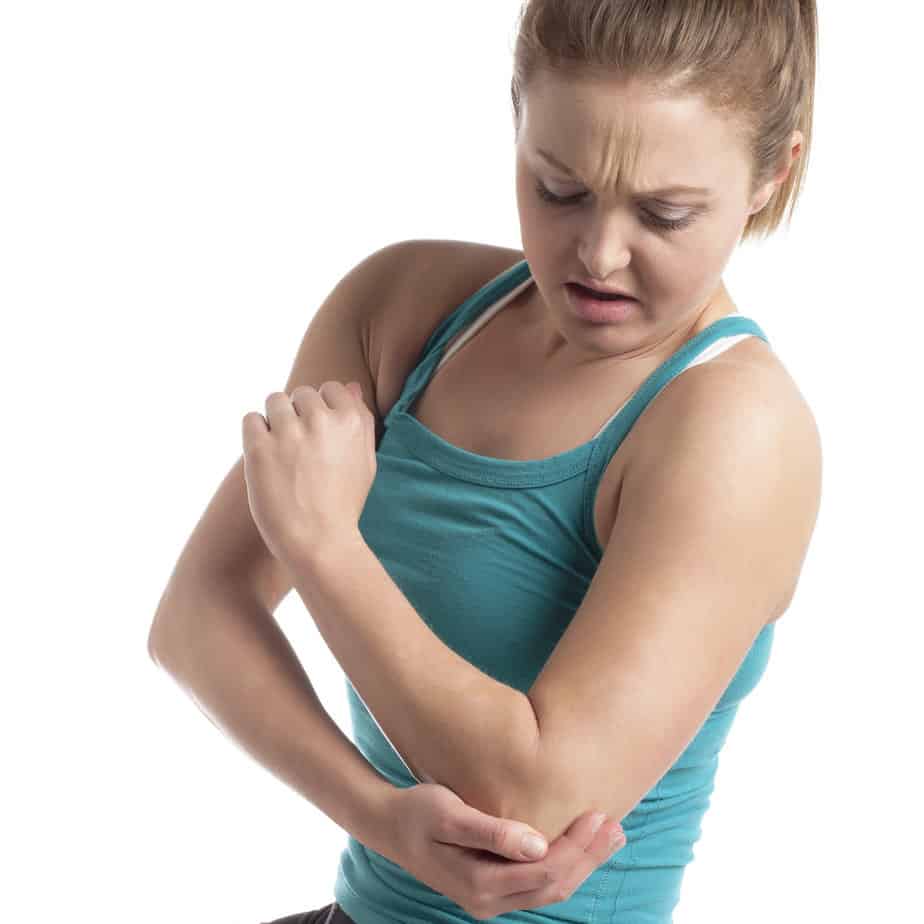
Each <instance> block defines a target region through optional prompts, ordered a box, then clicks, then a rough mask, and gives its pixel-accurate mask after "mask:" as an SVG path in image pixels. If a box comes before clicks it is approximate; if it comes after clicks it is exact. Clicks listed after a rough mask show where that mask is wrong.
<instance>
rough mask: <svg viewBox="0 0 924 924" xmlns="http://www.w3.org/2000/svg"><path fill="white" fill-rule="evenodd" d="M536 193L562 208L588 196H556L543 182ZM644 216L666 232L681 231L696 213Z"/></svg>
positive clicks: (647, 214) (643, 212) (646, 214)
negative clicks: (681, 215)
mask: <svg viewBox="0 0 924 924" xmlns="http://www.w3.org/2000/svg"><path fill="white" fill-rule="evenodd" d="M536 192H537V193H538V194H539V198H540V199H542V200H543V201H544V202H549V203H551V204H552V205H561V206H565V205H576V204H577V203H578V202H580V201H581V199H583V198H584V196H586V195H587V193H576V194H575V195H573V196H556V195H555V193H553V192H552V191H551V190H549V189H548V188H547V187H546V186H545V184H544V183H543V182H542V181H541V180H540V181H538V182H537V183H536ZM642 215H643V216H644V218H643V220H644V222H645V223H646V224H648V225H652V226H653V227H655V228H661V229H663V230H665V231H679V230H681V229H682V228H686V227H687V225H689V224H691V223H692V222H693V219H694V218H695V216H696V213H695V212H691V213H690V214H689V215H684V216H683V218H662V217H661V216H660V215H655V214H654V213H653V212H649V211H646V210H645V209H643V210H642Z"/></svg>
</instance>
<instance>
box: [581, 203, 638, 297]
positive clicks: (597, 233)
mask: <svg viewBox="0 0 924 924" xmlns="http://www.w3.org/2000/svg"><path fill="white" fill-rule="evenodd" d="M630 233H631V232H630V230H629V221H628V219H627V218H624V217H621V216H619V215H614V214H611V215H608V216H607V215H603V216H601V217H599V218H596V219H595V220H594V221H593V223H592V224H591V226H590V227H589V228H588V229H587V230H586V232H585V233H584V234H583V235H582V237H581V241H580V244H579V246H578V257H579V258H580V260H581V262H582V263H583V264H584V266H585V267H587V275H588V276H589V277H590V278H591V279H596V280H599V281H600V282H603V281H605V280H606V279H607V277H609V276H612V275H613V273H616V272H618V271H619V270H624V269H625V268H626V267H627V266H628V265H629V261H630V259H631V249H630V246H629V244H630V237H629V235H630Z"/></svg>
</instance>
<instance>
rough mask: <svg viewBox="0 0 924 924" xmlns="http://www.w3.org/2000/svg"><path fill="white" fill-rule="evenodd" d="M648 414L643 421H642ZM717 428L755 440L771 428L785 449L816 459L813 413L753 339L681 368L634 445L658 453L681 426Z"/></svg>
mask: <svg viewBox="0 0 924 924" xmlns="http://www.w3.org/2000/svg"><path fill="white" fill-rule="evenodd" d="M646 417H647V420H646V419H645V418H646ZM709 421H711V422H713V426H714V427H715V428H716V429H718V430H726V431H727V430H728V428H729V427H731V426H734V425H737V426H738V428H739V429H742V428H743V427H744V426H745V425H746V428H747V429H748V430H749V431H751V432H752V433H753V435H754V437H755V438H759V437H760V435H761V434H764V433H767V432H768V431H771V430H772V431H773V432H774V433H777V434H778V435H779V436H780V438H782V439H784V440H785V441H786V443H787V445H788V451H789V452H791V453H793V454H794V455H796V456H798V457H799V458H801V459H803V460H804V461H808V460H809V459H810V458H812V457H817V458H818V459H819V460H820V456H821V438H820V434H819V431H818V426H817V423H816V421H815V416H814V414H813V413H812V409H811V408H810V406H809V404H808V402H807V401H806V400H805V397H804V396H803V394H802V392H801V391H800V390H799V387H798V385H797V384H796V382H795V381H794V380H793V378H792V376H791V375H790V373H789V371H788V370H787V369H786V367H785V366H784V365H783V363H782V362H781V361H780V360H779V358H778V357H777V356H776V354H775V353H774V352H773V351H772V350H771V349H770V347H769V346H768V345H767V344H766V343H764V342H763V341H762V340H760V339H759V338H758V337H750V338H748V339H747V340H744V341H741V342H739V343H737V344H735V346H733V347H732V348H731V349H729V350H728V351H726V353H724V354H722V355H721V356H717V357H715V358H714V359H712V360H709V361H708V362H705V363H701V364H699V365H697V366H694V367H692V368H690V369H686V370H685V371H684V372H683V373H682V374H680V375H678V376H677V377H676V378H675V379H673V380H672V381H671V382H670V383H668V385H667V386H666V387H665V389H664V391H663V394H661V395H659V396H658V397H657V399H656V400H655V401H653V402H652V403H651V405H650V407H649V408H648V409H647V410H646V412H645V414H643V415H642V417H641V418H640V419H639V421H638V423H637V424H636V426H637V427H638V429H639V433H640V434H641V435H642V437H643V438H642V439H640V440H639V443H640V444H642V445H643V446H647V447H652V448H654V449H655V451H657V448H656V447H658V446H659V445H661V446H663V444H664V440H665V439H667V438H668V436H669V435H670V434H671V433H676V432H678V427H680V426H681V425H684V426H686V425H689V426H698V427H701V426H704V425H706V424H707V422H709Z"/></svg>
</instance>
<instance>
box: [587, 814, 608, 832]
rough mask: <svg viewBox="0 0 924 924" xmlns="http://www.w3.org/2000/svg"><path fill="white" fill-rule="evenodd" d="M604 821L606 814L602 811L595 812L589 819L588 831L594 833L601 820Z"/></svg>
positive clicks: (598, 828) (601, 822) (598, 827)
mask: <svg viewBox="0 0 924 924" xmlns="http://www.w3.org/2000/svg"><path fill="white" fill-rule="evenodd" d="M604 821H606V815H605V814H603V813H599V812H598V813H597V814H596V815H594V817H593V818H591V819H590V833H591V834H596V833H597V832H598V831H599V830H600V826H601V825H602V824H603V822H604Z"/></svg>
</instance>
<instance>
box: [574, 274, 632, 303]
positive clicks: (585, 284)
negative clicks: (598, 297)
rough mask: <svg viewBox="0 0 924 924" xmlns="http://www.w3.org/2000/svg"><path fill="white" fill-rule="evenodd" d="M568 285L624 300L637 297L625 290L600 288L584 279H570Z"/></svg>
mask: <svg viewBox="0 0 924 924" xmlns="http://www.w3.org/2000/svg"><path fill="white" fill-rule="evenodd" d="M568 285H578V286H583V287H584V288H585V289H591V290H593V291H595V292H600V293H601V294H602V295H621V296H622V297H623V298H631V299H635V296H634V295H632V294H631V293H629V292H626V291H625V289H616V288H613V287H609V286H599V285H596V284H594V283H590V282H586V281H585V280H583V279H569V280H568Z"/></svg>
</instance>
